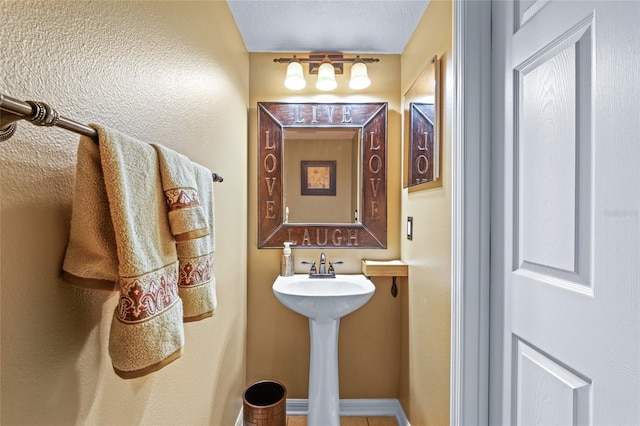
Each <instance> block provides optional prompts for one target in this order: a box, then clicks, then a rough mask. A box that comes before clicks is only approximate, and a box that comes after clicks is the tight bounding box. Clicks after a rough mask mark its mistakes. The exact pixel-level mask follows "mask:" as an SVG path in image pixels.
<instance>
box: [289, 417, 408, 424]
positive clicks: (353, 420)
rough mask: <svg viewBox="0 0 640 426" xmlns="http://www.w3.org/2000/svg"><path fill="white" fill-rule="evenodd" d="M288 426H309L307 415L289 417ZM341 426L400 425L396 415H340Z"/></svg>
mask: <svg viewBox="0 0 640 426" xmlns="http://www.w3.org/2000/svg"><path fill="white" fill-rule="evenodd" d="M287 426H307V417H306V416H291V417H287ZM340 426H398V422H396V418H395V417H386V416H385V417H377V416H376V417H358V416H342V417H340Z"/></svg>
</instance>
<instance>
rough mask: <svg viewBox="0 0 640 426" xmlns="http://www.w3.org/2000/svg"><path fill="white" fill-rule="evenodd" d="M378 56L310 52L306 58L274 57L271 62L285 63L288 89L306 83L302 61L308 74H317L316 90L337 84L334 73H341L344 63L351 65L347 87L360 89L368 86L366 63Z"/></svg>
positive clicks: (301, 86)
mask: <svg viewBox="0 0 640 426" xmlns="http://www.w3.org/2000/svg"><path fill="white" fill-rule="evenodd" d="M379 61H380V60H379V59H378V58H361V57H360V56H356V57H355V58H345V57H344V56H343V55H342V54H341V53H321V54H310V55H309V57H308V58H298V57H297V56H296V55H293V58H275V59H274V60H273V62H278V63H281V64H282V63H284V64H287V76H286V78H285V80H284V85H285V87H286V88H287V89H290V90H301V89H304V88H305V87H306V85H307V83H306V81H305V79H304V71H303V68H302V63H306V64H309V74H318V80H317V82H316V88H317V89H318V90H325V91H327V90H333V89H335V88H336V87H337V86H338V83H337V82H336V77H335V75H336V74H343V72H344V64H345V63H349V64H352V65H351V80H350V81H349V87H350V88H351V89H353V90H362V89H366V88H367V87H369V85H370V84H371V80H370V79H369V76H368V74H367V65H366V64H370V63H374V62H379Z"/></svg>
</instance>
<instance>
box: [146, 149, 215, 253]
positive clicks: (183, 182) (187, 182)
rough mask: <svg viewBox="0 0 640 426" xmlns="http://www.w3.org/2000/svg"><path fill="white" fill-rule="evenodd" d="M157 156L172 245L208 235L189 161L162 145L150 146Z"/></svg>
mask: <svg viewBox="0 0 640 426" xmlns="http://www.w3.org/2000/svg"><path fill="white" fill-rule="evenodd" d="M152 146H153V147H154V148H155V149H156V151H157V153H158V162H159V164H160V176H161V178H162V188H163V189H164V194H165V198H166V200H167V206H168V207H169V224H170V225H171V232H172V233H173V236H174V238H175V239H176V241H186V240H191V239H194V238H199V237H202V236H204V235H207V234H208V233H209V228H208V227H207V221H206V218H205V216H204V211H203V209H202V207H201V206H200V200H199V197H198V189H197V187H196V181H195V177H194V175H193V167H192V165H191V161H190V160H189V159H188V158H187V157H185V156H184V155H182V154H179V153H177V152H175V151H173V150H171V149H169V148H167V147H165V146H163V145H158V144H152Z"/></svg>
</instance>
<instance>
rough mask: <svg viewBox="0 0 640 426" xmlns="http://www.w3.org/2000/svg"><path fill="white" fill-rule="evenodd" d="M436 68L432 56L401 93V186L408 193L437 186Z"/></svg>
mask: <svg viewBox="0 0 640 426" xmlns="http://www.w3.org/2000/svg"><path fill="white" fill-rule="evenodd" d="M439 69H440V65H439V61H438V58H437V56H434V57H433V58H432V59H431V60H430V61H429V63H428V64H427V66H426V67H425V68H424V70H423V71H422V73H421V74H420V75H419V76H418V78H417V79H416V81H415V82H414V83H413V84H412V85H411V87H410V88H409V90H408V91H407V93H406V94H405V99H404V114H403V119H404V123H405V127H404V134H405V177H404V186H405V188H406V187H409V188H411V189H412V190H415V189H423V188H430V187H433V186H439V185H441V180H440V148H441V146H440V125H439V120H440V119H439V116H440V112H439V108H440V105H439V97H440V95H439V91H440V87H439V86H440V84H439Z"/></svg>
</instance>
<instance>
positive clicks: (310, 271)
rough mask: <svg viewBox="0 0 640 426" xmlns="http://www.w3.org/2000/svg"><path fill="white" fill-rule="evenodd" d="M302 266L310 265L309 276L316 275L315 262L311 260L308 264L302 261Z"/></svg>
mask: <svg viewBox="0 0 640 426" xmlns="http://www.w3.org/2000/svg"><path fill="white" fill-rule="evenodd" d="M300 263H302V264H303V265H311V269H310V270H309V275H312V274H315V273H316V261H315V260H312V261H311V262H309V261H308V260H303V261H302V262H300Z"/></svg>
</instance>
